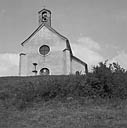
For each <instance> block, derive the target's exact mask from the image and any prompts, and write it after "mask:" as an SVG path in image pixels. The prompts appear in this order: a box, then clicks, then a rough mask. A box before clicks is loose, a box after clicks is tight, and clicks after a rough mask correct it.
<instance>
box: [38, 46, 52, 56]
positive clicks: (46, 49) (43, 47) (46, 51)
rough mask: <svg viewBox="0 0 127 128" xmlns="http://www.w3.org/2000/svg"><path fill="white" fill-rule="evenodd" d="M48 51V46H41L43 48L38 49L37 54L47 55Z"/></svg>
mask: <svg viewBox="0 0 127 128" xmlns="http://www.w3.org/2000/svg"><path fill="white" fill-rule="evenodd" d="M49 51H50V48H49V46H47V45H43V46H41V47H40V49H39V52H40V54H42V55H47V54H48V53H49Z"/></svg>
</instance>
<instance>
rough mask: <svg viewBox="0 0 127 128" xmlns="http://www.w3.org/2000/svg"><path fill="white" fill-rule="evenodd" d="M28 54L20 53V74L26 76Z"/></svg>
mask: <svg viewBox="0 0 127 128" xmlns="http://www.w3.org/2000/svg"><path fill="white" fill-rule="evenodd" d="M26 65H27V56H26V55H25V54H20V62H19V75H21V76H26V75H27V66H26Z"/></svg>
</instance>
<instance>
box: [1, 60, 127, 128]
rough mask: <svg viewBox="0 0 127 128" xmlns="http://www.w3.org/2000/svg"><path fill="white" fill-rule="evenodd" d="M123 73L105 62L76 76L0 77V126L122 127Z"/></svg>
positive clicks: (125, 113)
mask: <svg viewBox="0 0 127 128" xmlns="http://www.w3.org/2000/svg"><path fill="white" fill-rule="evenodd" d="M126 98H127V72H126V70H125V69H123V68H121V67H120V65H118V64H116V63H113V64H110V65H109V66H107V64H106V62H104V63H100V64H99V65H98V66H95V67H93V72H92V73H88V74H87V75H77V76H43V77H42V76H36V77H2V78H0V127H1V128H8V127H9V128H11V127H12V128H14V127H16V128H23V127H26V128H34V127H36V128H41V127H49V128H50V127H51V128H71V127H75V128H77V127H78V128H84V127H87V128H109V127H111V128H114V127H118V128H119V127H120V128H126V127H127V123H126V122H127V110H126V108H127V101H126Z"/></svg>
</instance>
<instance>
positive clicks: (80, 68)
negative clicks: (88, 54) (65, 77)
mask: <svg viewBox="0 0 127 128" xmlns="http://www.w3.org/2000/svg"><path fill="white" fill-rule="evenodd" d="M71 63H72V74H76V72H77V71H79V73H81V74H85V66H84V65H83V64H81V63H80V62H79V61H77V60H75V59H73V58H72V61H71Z"/></svg>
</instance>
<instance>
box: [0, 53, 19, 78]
mask: <svg viewBox="0 0 127 128" xmlns="http://www.w3.org/2000/svg"><path fill="white" fill-rule="evenodd" d="M18 67H19V55H18V54H13V53H3V54H2V53H1V54H0V76H17V75H18Z"/></svg>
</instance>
